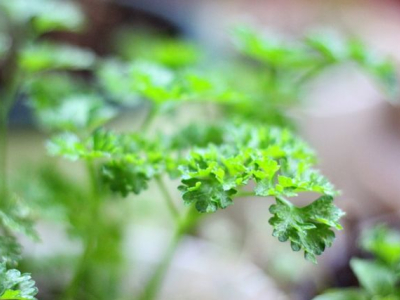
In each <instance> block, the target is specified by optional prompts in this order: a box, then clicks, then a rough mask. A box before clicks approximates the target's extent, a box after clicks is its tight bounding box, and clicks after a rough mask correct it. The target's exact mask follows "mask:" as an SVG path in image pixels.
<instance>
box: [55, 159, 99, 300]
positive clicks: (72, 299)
mask: <svg viewBox="0 0 400 300" xmlns="http://www.w3.org/2000/svg"><path fill="white" fill-rule="evenodd" d="M86 170H87V174H88V177H89V180H90V186H91V189H92V196H91V198H90V200H91V201H90V203H89V209H90V210H89V211H88V215H89V216H90V217H89V218H88V219H89V221H93V222H95V221H96V220H98V218H99V214H100V198H101V195H100V191H99V185H98V181H97V176H96V170H95V167H94V165H93V162H92V161H88V162H87V164H86ZM90 225H91V224H87V226H88V228H87V230H88V231H87V232H86V233H85V234H86V235H85V236H84V238H85V242H84V251H83V255H82V256H81V258H80V260H79V263H78V266H77V268H76V270H75V274H74V275H73V278H72V280H71V282H70V284H69V286H68V287H67V289H66V290H65V292H64V295H63V297H62V299H64V300H76V299H80V298H79V296H78V294H79V289H80V287H81V285H82V284H84V282H83V279H84V277H85V273H86V271H87V268H88V265H89V261H90V259H91V256H92V254H93V253H94V252H95V250H96V247H97V241H98V238H99V228H98V226H94V227H91V226H90Z"/></svg>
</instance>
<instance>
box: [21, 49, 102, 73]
mask: <svg viewBox="0 0 400 300" xmlns="http://www.w3.org/2000/svg"><path fill="white" fill-rule="evenodd" d="M95 60H96V56H95V54H94V53H93V52H91V51H89V50H85V49H81V48H78V47H75V46H71V45H57V44H51V43H44V42H42V43H37V44H32V45H30V46H28V47H26V48H25V49H23V50H22V53H21V55H20V60H19V64H20V66H21V68H22V69H23V70H24V71H25V72H28V73H34V72H41V71H48V70H59V69H66V70H87V69H90V68H92V66H93V65H94V63H95Z"/></svg>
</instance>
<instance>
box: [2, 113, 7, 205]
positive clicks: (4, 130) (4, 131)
mask: <svg viewBox="0 0 400 300" xmlns="http://www.w3.org/2000/svg"><path fill="white" fill-rule="evenodd" d="M7 115H8V112H7V111H6V107H4V106H1V107H0V201H2V203H5V202H4V201H6V199H7V194H8V184H7V121H8V118H7Z"/></svg>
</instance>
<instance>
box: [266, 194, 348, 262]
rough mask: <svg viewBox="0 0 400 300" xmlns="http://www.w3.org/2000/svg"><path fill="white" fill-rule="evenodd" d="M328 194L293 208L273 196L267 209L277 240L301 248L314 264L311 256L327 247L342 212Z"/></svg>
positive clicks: (332, 238)
mask: <svg viewBox="0 0 400 300" xmlns="http://www.w3.org/2000/svg"><path fill="white" fill-rule="evenodd" d="M332 202H333V198H332V197H331V196H322V197H320V198H318V199H317V200H315V201H314V202H313V203H312V204H310V205H308V206H306V207H301V208H299V207H296V206H294V205H292V204H291V203H290V202H288V201H285V200H283V199H279V198H277V199H276V203H277V204H275V205H272V206H271V208H270V212H271V213H272V214H273V215H274V217H272V218H271V219H270V221H269V222H270V224H271V225H272V226H273V227H274V232H273V235H274V236H276V237H278V239H279V240H280V241H281V242H285V241H287V240H290V243H291V247H292V249H293V250H294V251H299V250H300V249H304V255H305V258H306V259H308V260H310V261H312V262H314V263H316V259H315V256H316V255H321V254H322V253H323V252H324V250H325V248H327V247H330V246H331V245H332V243H333V240H334V238H335V233H334V232H333V231H332V230H331V227H332V228H336V229H342V226H341V225H340V224H339V223H338V221H339V219H340V218H341V217H342V216H343V212H342V211H341V210H340V209H338V208H337V207H336V206H334V205H333V203H332Z"/></svg>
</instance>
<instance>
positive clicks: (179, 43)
mask: <svg viewBox="0 0 400 300" xmlns="http://www.w3.org/2000/svg"><path fill="white" fill-rule="evenodd" d="M115 44H116V45H117V50H118V52H119V53H121V56H122V57H123V58H125V59H127V60H132V59H144V60H148V61H154V62H155V63H158V64H161V65H165V66H167V67H170V68H183V67H187V66H191V65H193V64H195V63H196V62H197V61H198V60H199V57H200V51H199V49H198V48H197V47H196V45H194V43H192V42H190V41H187V40H183V39H178V38H171V37H168V36H161V35H157V34H152V33H150V32H138V31H137V30H134V31H133V30H123V31H120V32H119V33H118V34H117V37H116V41H115Z"/></svg>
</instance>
